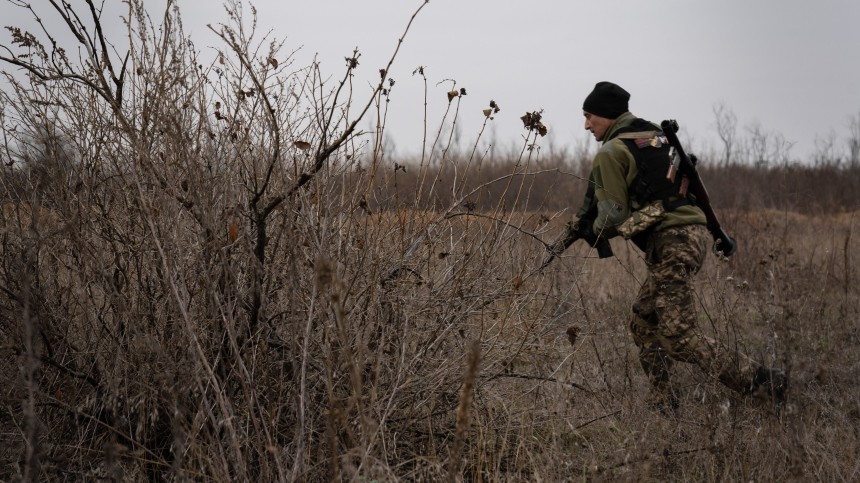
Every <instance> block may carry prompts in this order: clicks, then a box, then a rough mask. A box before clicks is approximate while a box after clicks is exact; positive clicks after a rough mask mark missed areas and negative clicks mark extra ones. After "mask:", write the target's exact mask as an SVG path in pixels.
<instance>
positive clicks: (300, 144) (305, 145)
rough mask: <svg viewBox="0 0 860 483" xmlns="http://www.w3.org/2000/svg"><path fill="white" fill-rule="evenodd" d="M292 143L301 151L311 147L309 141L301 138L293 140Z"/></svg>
mask: <svg viewBox="0 0 860 483" xmlns="http://www.w3.org/2000/svg"><path fill="white" fill-rule="evenodd" d="M293 145H294V146H295V147H297V148H299V149H301V150H302V151H307V150H308V149H310V148H311V143H309V142H307V141H302V140H298V141H295V142H294V143H293Z"/></svg>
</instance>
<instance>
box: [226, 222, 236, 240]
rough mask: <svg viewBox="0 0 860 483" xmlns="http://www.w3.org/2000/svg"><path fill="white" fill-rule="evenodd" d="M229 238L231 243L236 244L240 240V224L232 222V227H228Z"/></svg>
mask: <svg viewBox="0 0 860 483" xmlns="http://www.w3.org/2000/svg"><path fill="white" fill-rule="evenodd" d="M227 237H228V238H229V239H230V241H231V242H234V241H236V239H237V238H239V224H238V223H236V222H235V221H231V222H230V225H229V226H228V227H227Z"/></svg>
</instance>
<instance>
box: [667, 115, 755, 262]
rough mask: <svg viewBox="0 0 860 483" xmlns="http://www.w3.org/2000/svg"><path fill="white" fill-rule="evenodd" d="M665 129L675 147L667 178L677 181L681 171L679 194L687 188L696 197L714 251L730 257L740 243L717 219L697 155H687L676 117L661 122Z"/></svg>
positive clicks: (684, 193)
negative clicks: (700, 175)
mask: <svg viewBox="0 0 860 483" xmlns="http://www.w3.org/2000/svg"><path fill="white" fill-rule="evenodd" d="M660 127H661V128H662V129H663V134H664V135H665V136H666V138H667V139H668V140H669V145H670V146H672V148H673V149H674V156H675V159H674V160H673V161H672V164H671V165H669V171H668V173H666V179H667V180H669V181H672V182H674V181H675V175H676V173H678V172H680V173H681V176H683V178H682V179H681V189H680V190H679V191H680V193H679V195H681V196H686V195H687V190H688V189H689V192H690V194H691V195H693V197H695V199H696V206H698V207H699V208H701V209H702V211H704V212H705V219H706V220H707V225H708V231H710V232H711V236H713V237H714V251H722V252H723V255H725V256H727V257H730V256H732V254H733V253H735V251H736V250H737V249H738V244H737V243H736V242H735V240H734V239H733V238H732V237H730V236H729V235H727V234H726V232H725V231H723V229H722V227H721V226H720V220H718V219H717V214H716V213H714V209H713V208H712V207H711V198H710V197H709V196H708V190H707V189H705V185H704V183H702V179H701V178H700V177H699V172H698V171H697V170H696V161H697V160H696V157H695V156H692V155H690V156H687V153H686V152H684V148H683V147H682V146H681V141H679V140H678V135H677V133H678V129H679V127H678V122H677V121H676V120H674V119H669V120H667V121H663V122H662V123H660Z"/></svg>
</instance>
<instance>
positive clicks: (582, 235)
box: [539, 219, 612, 270]
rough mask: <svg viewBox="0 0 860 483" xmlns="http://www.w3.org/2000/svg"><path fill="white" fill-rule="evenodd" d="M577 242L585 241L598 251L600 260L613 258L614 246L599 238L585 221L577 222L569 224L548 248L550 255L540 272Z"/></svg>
mask: <svg viewBox="0 0 860 483" xmlns="http://www.w3.org/2000/svg"><path fill="white" fill-rule="evenodd" d="M577 240H585V241H586V243H588V244H589V245H591V246H592V247H594V248H596V249H597V256H598V257H600V258H609V257H611V256H612V246H611V245H610V244H609V240H607V239H606V238H601V237H598V236H597V235H595V234H594V232H593V231H592V230H591V228H590V227H589V226H588V223H585V222H584V220H583V219H580V220H578V221H576V222H572V223H568V224H567V227H566V229H565V231H564V233H562V234H561V236H559V237H558V238H557V239H556V240H555V241H554V242H553V243H552V245H549V246H548V247H547V251H548V252H549V255H547V257H546V260H544V261H543V264H541V266H540V269H539V270H543V269H544V268H546V266H547V265H549V264H550V263H551V262H552V261H553V260H555V257H557V256H559V255H561V254H562V253H564V251H565V250H567V248H568V247H569V246H571V245H573V244H574V243H575V242H576V241H577Z"/></svg>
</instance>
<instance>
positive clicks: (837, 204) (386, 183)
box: [362, 158, 860, 215]
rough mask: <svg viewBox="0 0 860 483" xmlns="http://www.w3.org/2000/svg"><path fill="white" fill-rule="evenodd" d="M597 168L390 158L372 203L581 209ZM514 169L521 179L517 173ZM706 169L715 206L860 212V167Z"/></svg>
mask: <svg viewBox="0 0 860 483" xmlns="http://www.w3.org/2000/svg"><path fill="white" fill-rule="evenodd" d="M590 163H591V161H590V160H571V159H561V158H559V159H542V160H540V162H538V163H532V164H531V165H529V166H527V167H526V166H524V163H520V166H519V167H518V168H516V171H515V167H516V165H517V163H516V160H515V159H511V160H497V161H494V162H492V163H484V164H482V165H479V164H477V163H471V165H470V163H468V162H466V161H461V160H458V161H451V162H445V163H444V164H442V166H438V165H437V166H431V167H430V168H424V169H421V168H420V166H419V164H418V163H409V164H406V165H401V164H399V163H395V162H391V161H389V162H387V163H381V164H380V166H379V167H378V168H377V172H376V177H377V179H378V180H379V181H378V182H377V183H376V190H375V191H374V194H373V200H368V204H369V205H370V206H372V207H376V208H377V209H392V208H397V207H406V206H417V207H420V208H427V209H439V208H447V207H449V206H450V205H451V204H452V203H454V202H455V201H459V200H460V199H463V203H462V204H463V207H464V209H470V210H476V211H488V210H493V209H496V208H499V207H502V208H507V209H512V208H515V209H518V210H523V209H524V210H527V211H543V210H546V211H553V212H554V211H560V210H564V209H569V210H573V211H575V210H576V208H577V207H578V206H579V204H580V202H581V200H582V197H583V195H584V193H585V190H586V188H587V181H586V180H587V177H588V171H589V169H590ZM514 172H516V173H519V174H517V175H514V176H510V175H511V173H514ZM699 172H700V174H701V176H702V179H703V180H704V182H705V185H706V187H707V189H708V191H709V194H710V197H711V200H712V203H714V205H715V206H716V207H718V208H722V209H732V210H741V211H745V210H761V209H779V210H788V211H794V212H800V213H804V214H811V215H814V214H821V213H829V212H845V211H853V210H857V209H860V165H857V164H851V165H849V164H845V163H838V162H834V163H826V162H825V163H817V164H815V165H804V164H799V163H795V164H783V165H765V164H758V165H748V164H742V163H725V162H722V163H715V164H711V163H709V162H708V161H707V160H704V161H700V163H699ZM362 175H366V172H362ZM509 183H510V186H509ZM473 190H474V191H475V192H474V193H473V194H471V195H468V196H467V194H468V193H470V192H472V191H473ZM419 193H420V196H419Z"/></svg>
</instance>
